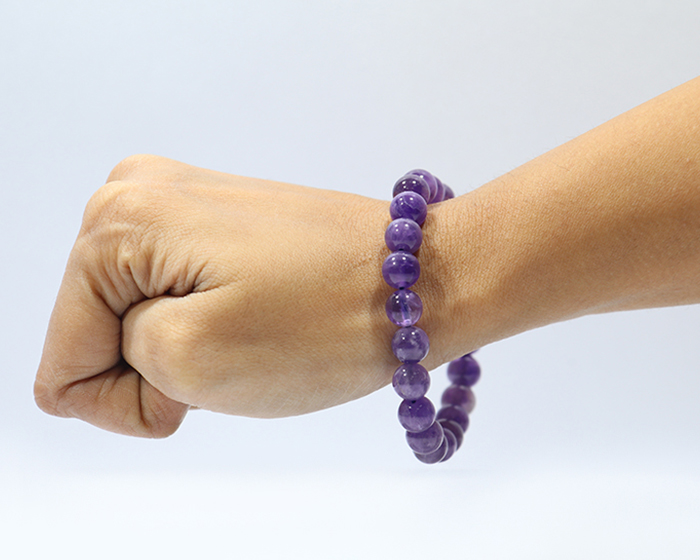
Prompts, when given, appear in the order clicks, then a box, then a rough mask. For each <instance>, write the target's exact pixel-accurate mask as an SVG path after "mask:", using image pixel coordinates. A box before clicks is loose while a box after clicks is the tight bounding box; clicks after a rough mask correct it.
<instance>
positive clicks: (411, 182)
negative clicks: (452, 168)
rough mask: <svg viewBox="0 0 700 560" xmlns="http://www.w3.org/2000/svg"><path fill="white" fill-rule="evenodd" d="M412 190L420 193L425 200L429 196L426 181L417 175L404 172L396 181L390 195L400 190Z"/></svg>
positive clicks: (400, 191) (394, 194)
mask: <svg viewBox="0 0 700 560" xmlns="http://www.w3.org/2000/svg"><path fill="white" fill-rule="evenodd" d="M407 191H408V192H414V193H418V194H419V195H421V196H422V197H423V198H424V199H425V200H428V197H430V187H429V186H428V182H427V181H426V180H425V179H423V177H420V176H418V175H409V174H406V175H404V176H403V177H401V179H399V180H398V181H396V184H395V185H394V190H393V194H392V196H396V195H397V194H399V193H402V192H407Z"/></svg>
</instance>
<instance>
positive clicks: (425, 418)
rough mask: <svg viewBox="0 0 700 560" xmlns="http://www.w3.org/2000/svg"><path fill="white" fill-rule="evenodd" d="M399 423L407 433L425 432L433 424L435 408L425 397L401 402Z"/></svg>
mask: <svg viewBox="0 0 700 560" xmlns="http://www.w3.org/2000/svg"><path fill="white" fill-rule="evenodd" d="M399 422H400V423H401V425H402V426H403V427H404V429H405V430H406V431H408V432H422V431H424V430H427V429H428V428H429V427H430V426H431V425H432V423H433V422H435V407H434V406H433V403H431V402H430V400H429V399H428V398H426V397H421V398H420V399H416V400H410V401H409V400H404V401H401V404H400V405H399Z"/></svg>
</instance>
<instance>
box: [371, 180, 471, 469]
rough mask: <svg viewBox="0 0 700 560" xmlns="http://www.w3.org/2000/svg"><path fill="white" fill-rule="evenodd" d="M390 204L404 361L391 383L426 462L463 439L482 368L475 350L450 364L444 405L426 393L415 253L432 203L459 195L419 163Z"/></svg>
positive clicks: (390, 263) (397, 347)
mask: <svg viewBox="0 0 700 560" xmlns="http://www.w3.org/2000/svg"><path fill="white" fill-rule="evenodd" d="M393 197H394V198H393V200H392V201H391V205H390V207H389V211H390V214H391V219H392V220H393V221H392V222H391V223H390V224H389V227H388V228H387V230H386V233H385V234H384V239H385V241H386V245H387V247H388V248H389V250H390V251H391V254H390V255H389V256H388V257H387V258H386V260H385V261H384V264H383V265H382V275H383V276H384V280H385V281H386V283H387V284H389V285H390V286H391V287H392V288H394V289H395V290H396V291H395V292H394V293H393V294H391V295H390V296H389V299H388V300H387V302H386V314H387V316H388V317H389V320H390V321H391V322H392V323H394V324H395V325H397V326H398V327H399V329H398V330H397V331H396V334H394V337H393V339H392V341H391V349H392V351H393V352H394V355H395V356H396V357H397V358H398V360H399V361H400V362H401V365H400V366H399V367H398V369H397V370H396V372H395V373H394V377H393V380H392V385H393V387H394V390H395V391H396V393H397V394H398V395H399V396H400V397H401V398H402V399H403V401H402V402H401V404H400V405H399V422H400V423H401V425H402V426H403V427H404V429H405V430H406V440H407V441H408V445H409V447H410V448H411V450H412V451H413V453H414V454H415V456H416V457H417V458H418V460H419V461H422V462H423V463H429V464H431V463H439V462H444V461H447V460H448V459H449V458H450V457H452V455H453V454H454V452H455V451H457V449H459V447H460V446H461V445H462V440H463V439H464V432H465V431H466V430H467V427H468V426H469V414H470V413H471V412H472V410H474V406H475V404H476V400H475V398H474V393H473V392H472V390H471V387H472V386H473V385H474V384H475V383H476V382H477V381H478V380H479V377H480V376H481V369H480V367H479V364H478V363H477V361H476V360H475V359H474V357H473V356H472V354H471V353H470V354H466V355H464V356H462V357H461V358H458V359H456V360H453V361H452V362H450V364H449V366H448V367H447V376H448V378H449V380H450V382H451V383H452V384H451V385H450V386H449V387H448V388H447V389H445V391H444V392H443V394H442V399H441V405H442V407H441V408H440V410H439V411H438V412H437V413H436V411H435V406H433V403H432V402H431V401H430V399H428V398H427V397H426V396H425V394H426V393H427V392H428V389H429V387H430V374H429V373H428V371H427V370H426V369H425V368H424V367H423V366H422V365H420V363H419V362H420V361H421V360H423V359H424V358H425V357H426V356H427V355H428V350H429V348H430V342H429V340H428V335H427V334H426V333H425V331H423V329H421V328H420V327H416V326H415V324H416V323H417V322H418V320H419V319H420V317H421V315H422V313H423V303H422V301H421V299H420V297H419V296H418V294H416V293H415V292H413V291H411V290H409V288H410V287H411V286H413V284H415V283H416V281H417V280H418V278H419V276H420V264H419V263H418V259H417V258H416V256H415V253H416V252H417V251H418V249H419V248H420V246H421V243H422V241H423V232H422V230H421V226H422V225H423V223H424V222H425V219H426V217H427V215H428V205H429V204H434V203H436V202H442V201H443V200H448V199H451V198H454V193H453V192H452V189H450V187H448V186H447V185H445V184H443V183H442V182H441V181H440V179H438V178H437V177H435V176H434V175H432V174H430V173H428V172H427V171H425V170H424V169H414V170H412V171H409V172H408V173H406V174H405V175H404V176H403V177H401V178H400V179H399V180H398V181H397V182H396V184H395V185H394V191H393Z"/></svg>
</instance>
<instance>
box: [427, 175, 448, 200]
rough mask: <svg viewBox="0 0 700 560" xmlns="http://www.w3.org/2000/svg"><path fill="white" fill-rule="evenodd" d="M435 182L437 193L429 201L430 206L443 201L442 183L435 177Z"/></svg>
mask: <svg viewBox="0 0 700 560" xmlns="http://www.w3.org/2000/svg"><path fill="white" fill-rule="evenodd" d="M435 180H436V181H437V192H436V193H435V197H434V198H433V199H432V200H430V201H429V202H430V204H434V203H436V202H442V201H443V200H445V185H443V184H442V181H440V179H438V178H437V177H435Z"/></svg>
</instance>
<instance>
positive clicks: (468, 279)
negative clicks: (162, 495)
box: [35, 79, 700, 437]
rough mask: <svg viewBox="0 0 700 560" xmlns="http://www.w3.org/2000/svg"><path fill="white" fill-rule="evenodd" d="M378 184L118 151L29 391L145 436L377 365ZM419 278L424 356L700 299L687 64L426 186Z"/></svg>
mask: <svg viewBox="0 0 700 560" xmlns="http://www.w3.org/2000/svg"><path fill="white" fill-rule="evenodd" d="M389 221H390V218H389V212H388V202H384V201H377V200H373V199H369V198H365V197H361V196H356V195H352V194H346V193H339V192H333V191H328V190H319V189H312V188H308V187H300V186H295V185H289V184H284V183H276V182H271V181H262V180H258V179H250V178H245V177H238V176H233V175H228V174H224V173H218V172H214V171H209V170H205V169H199V168H196V167H192V166H189V165H186V164H183V163H179V162H175V161H171V160H168V159H164V158H159V157H155V156H134V157H131V158H128V159H126V160H124V161H123V162H121V163H120V164H119V165H118V166H117V167H116V168H115V169H114V170H113V171H112V173H111V175H110V176H109V179H108V182H107V184H106V185H105V186H104V187H102V188H101V189H99V190H98V191H97V193H96V194H95V195H94V196H93V198H92V199H91V200H90V202H89V204H88V206H87V208H86V210H85V215H84V220H83V224H82V228H81V230H80V233H79V235H78V239H77V241H76V244H75V246H74V248H73V251H72V253H71V255H70V258H69V261H68V264H67V268H66V273H65V276H64V279H63V282H62V285H61V289H60V291H59V294H58V298H57V301H56V306H55V308H54V311H53V314H52V317H51V321H50V324H49V329H48V334H47V338H46V344H45V347H44V353H43V356H42V360H41V364H40V366H39V371H38V374H37V379H36V383H35V396H36V401H37V403H38V405H39V406H40V407H41V408H42V409H43V410H45V411H46V412H48V413H50V414H55V415H57V416H63V417H77V418H81V419H83V420H85V421H87V422H90V423H92V424H94V425H96V426H99V427H101V428H104V429H107V430H112V431H115V432H119V433H124V434H129V435H136V436H144V437H163V436H167V435H169V434H171V433H172V432H174V431H175V430H176V429H177V427H178V426H179V424H180V423H181V422H182V420H183V418H184V416H185V414H186V413H187V410H188V409H189V408H190V407H199V408H206V409H209V410H214V411H218V412H224V413H228V414H237V415H244V416H256V417H280V416H288V415H295V414H303V413H307V412H311V411H314V410H319V409H322V408H326V407H330V406H334V405H338V404H341V403H343V402H347V401H349V400H352V399H356V398H359V397H362V396H364V395H367V394H369V393H371V392H372V391H375V390H377V389H379V388H381V387H383V386H384V385H386V384H387V383H389V382H390V380H391V376H392V373H393V371H394V369H395V368H396V365H397V361H396V358H394V356H393V355H392V354H391V351H390V345H389V341H390V339H391V336H392V334H393V331H394V328H395V327H393V326H392V325H391V324H390V323H389V321H388V320H387V318H386V316H385V314H384V310H383V304H384V301H385V300H386V298H387V297H388V295H389V294H390V293H391V292H392V289H391V288H389V287H388V286H387V285H386V284H385V283H384V281H383V280H382V277H381V272H380V270H381V263H382V261H383V259H384V257H385V256H386V255H387V254H388V250H387V249H386V247H385V246H384V241H383V233H384V230H385V228H386V227H387V226H388V224H389ZM423 231H424V242H423V246H422V247H421V249H420V252H419V258H420V262H421V267H422V271H423V272H422V276H421V278H420V280H419V281H418V283H417V284H416V286H415V291H416V292H418V293H419V294H420V295H421V298H422V299H423V302H424V305H425V309H426V310H425V313H424V315H423V317H422V318H421V321H420V322H419V326H421V327H422V328H423V329H425V330H426V332H428V333H429V335H430V339H431V350H430V354H429V355H428V357H427V358H426V360H425V361H424V362H423V363H424V365H425V366H426V367H428V368H429V369H432V368H434V367H437V366H438V365H440V364H442V363H444V362H446V361H448V360H450V359H453V358H455V357H457V356H459V355H462V354H464V353H466V352H468V351H471V350H474V349H475V348H478V347H481V346H484V345H486V344H489V343H491V342H494V341H497V340H501V339H503V338H506V337H509V336H512V335H515V334H518V333H520V332H523V331H526V330H528V329H532V328H536V327H539V326H543V325H546V324H550V323H554V322H557V321H563V320H567V319H572V318H574V317H579V316H582V315H586V314H591V313H603V312H609V311H618V310H629V309H639V308H645V307H656V306H668V305H684V304H691V303H697V302H698V301H700V282H698V278H699V277H700V79H696V80H693V81H691V82H688V83H686V84H684V85H682V86H680V87H678V88H676V89H674V90H672V91H671V92H669V93H667V94H664V95H662V96H660V97H658V98H656V99H653V100H652V101H650V102H648V103H646V104H644V105H641V106H640V107H637V108H636V109H634V110H632V111H630V112H628V113H625V114H623V115H621V116H619V117H617V118H615V119H613V120H612V121H610V122H608V123H606V124H604V125H602V126H600V127H598V128H596V129H594V130H592V131H590V132H588V133H587V134H584V135H582V136H580V137H579V138H576V139H575V140H573V141H571V142H568V143H567V144H564V145H563V146H560V147H559V148H556V149H555V150H552V151H551V152H548V153H547V154H544V155H543V156H541V157H539V158H537V159H535V160H533V161H531V162H529V163H527V164H525V165H523V166H522V167H520V168H518V169H516V170H514V171H513V172H511V173H509V174H507V175H505V176H503V177H501V178H499V179H496V180H495V181H493V182H491V183H488V184H486V185H484V186H483V187H481V188H479V189H477V190H475V191H473V192H471V193H469V194H467V195H464V196H461V197H458V198H456V199H454V200H451V201H448V202H445V203H439V204H436V205H434V206H431V210H430V213H429V217H428V219H427V220H426V223H425V225H424V230H423Z"/></svg>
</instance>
